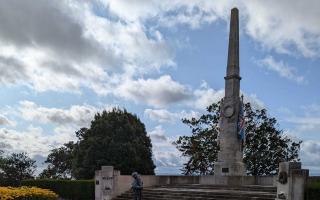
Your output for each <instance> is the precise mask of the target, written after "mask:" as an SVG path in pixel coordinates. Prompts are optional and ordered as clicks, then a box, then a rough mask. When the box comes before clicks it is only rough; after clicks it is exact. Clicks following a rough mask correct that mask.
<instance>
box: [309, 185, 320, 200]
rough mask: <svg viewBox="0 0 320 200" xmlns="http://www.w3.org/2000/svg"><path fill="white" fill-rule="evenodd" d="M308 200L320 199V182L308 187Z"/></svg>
mask: <svg viewBox="0 0 320 200" xmlns="http://www.w3.org/2000/svg"><path fill="white" fill-rule="evenodd" d="M306 195H307V198H306V199H307V200H318V199H319V197H320V182H311V183H309V184H308V185H307V194H306Z"/></svg>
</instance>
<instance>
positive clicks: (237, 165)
mask: <svg viewBox="0 0 320 200" xmlns="http://www.w3.org/2000/svg"><path fill="white" fill-rule="evenodd" d="M214 175H215V176H245V175H246V166H245V164H244V163H243V162H216V163H215V164H214Z"/></svg>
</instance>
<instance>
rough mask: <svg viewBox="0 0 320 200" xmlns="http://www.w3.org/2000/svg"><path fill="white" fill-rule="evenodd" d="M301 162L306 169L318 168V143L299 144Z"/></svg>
mask: <svg viewBox="0 0 320 200" xmlns="http://www.w3.org/2000/svg"><path fill="white" fill-rule="evenodd" d="M300 157H301V161H302V162H303V165H304V166H306V167H310V168H314V167H318V170H319V166H320V141H317V140H306V141H303V143H302V144H301V156H300Z"/></svg>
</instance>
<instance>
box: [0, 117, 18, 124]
mask: <svg viewBox="0 0 320 200" xmlns="http://www.w3.org/2000/svg"><path fill="white" fill-rule="evenodd" d="M15 125H16V122H15V121H12V120H10V119H8V118H7V117H6V116H5V115H2V114H0V126H15Z"/></svg>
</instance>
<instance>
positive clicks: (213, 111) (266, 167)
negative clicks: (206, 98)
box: [175, 102, 301, 175]
mask: <svg viewBox="0 0 320 200" xmlns="http://www.w3.org/2000/svg"><path fill="white" fill-rule="evenodd" d="M244 110H245V122H246V142H245V146H244V151H243V152H244V162H245V164H246V166H247V173H248V174H249V175H270V174H275V173H276V172H277V170H278V164H279V162H281V161H295V160H299V158H298V157H299V150H300V144H301V141H298V142H296V141H292V140H291V139H290V138H288V137H287V136H285V135H284V134H283V131H282V130H281V129H279V127H278V125H277V120H276V119H275V118H273V117H269V116H268V115H267V111H266V109H262V110H259V109H253V108H252V107H251V105H250V103H247V104H245V106H244ZM219 118H220V102H218V103H213V104H212V105H210V106H209V107H208V108H207V113H206V114H204V115H202V116H201V117H200V118H198V119H196V118H192V119H183V123H184V124H186V125H188V126H189V127H190V128H191V131H192V135H191V136H181V137H179V138H178V140H177V141H176V142H175V144H176V147H177V148H178V150H179V151H181V152H182V154H183V156H186V157H188V158H189V160H188V162H187V163H185V164H184V168H183V169H182V171H183V173H184V174H213V173H214V162H215V161H216V160H217V154H218V151H219V146H218V137H217V136H218V132H219V127H218V124H219Z"/></svg>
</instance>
